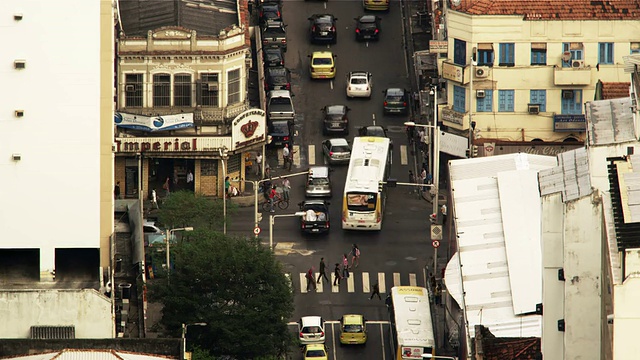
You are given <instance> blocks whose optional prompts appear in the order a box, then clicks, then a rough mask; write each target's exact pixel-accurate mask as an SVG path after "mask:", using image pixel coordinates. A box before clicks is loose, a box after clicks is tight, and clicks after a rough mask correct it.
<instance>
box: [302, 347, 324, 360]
mask: <svg viewBox="0 0 640 360" xmlns="http://www.w3.org/2000/svg"><path fill="white" fill-rule="evenodd" d="M302 354H303V356H304V360H329V353H328V352H327V347H326V346H324V344H308V345H306V346H305V347H304V348H303V349H302Z"/></svg>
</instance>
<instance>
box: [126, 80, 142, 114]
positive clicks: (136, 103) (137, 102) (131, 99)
mask: <svg viewBox="0 0 640 360" xmlns="http://www.w3.org/2000/svg"><path fill="white" fill-rule="evenodd" d="M142 78H143V76H142V74H127V75H126V76H125V78H124V92H125V96H124V103H125V104H124V106H125V107H142V85H143V84H142Z"/></svg>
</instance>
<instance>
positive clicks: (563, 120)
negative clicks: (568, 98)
mask: <svg viewBox="0 0 640 360" xmlns="http://www.w3.org/2000/svg"><path fill="white" fill-rule="evenodd" d="M553 130H554V131H570V132H585V131H587V120H586V118H585V116H584V115H583V114H579V115H554V116H553Z"/></svg>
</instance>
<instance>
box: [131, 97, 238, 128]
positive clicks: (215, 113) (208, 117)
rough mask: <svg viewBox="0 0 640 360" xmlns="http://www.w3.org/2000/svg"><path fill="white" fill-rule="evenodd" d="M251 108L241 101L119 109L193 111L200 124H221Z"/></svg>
mask: <svg viewBox="0 0 640 360" xmlns="http://www.w3.org/2000/svg"><path fill="white" fill-rule="evenodd" d="M248 108H249V103H248V102H240V103H236V104H233V105H229V106H227V107H224V108H218V107H203V106H198V107H195V108H194V107H178V106H174V107H157V108H144V107H125V108H120V109H118V112H121V113H127V114H136V115H146V116H151V115H172V114H179V113H181V112H183V113H193V121H194V123H196V124H199V125H219V124H220V123H223V122H225V120H226V121H231V120H233V118H235V117H236V116H237V115H238V114H240V113H242V112H243V111H245V110H247V109H248Z"/></svg>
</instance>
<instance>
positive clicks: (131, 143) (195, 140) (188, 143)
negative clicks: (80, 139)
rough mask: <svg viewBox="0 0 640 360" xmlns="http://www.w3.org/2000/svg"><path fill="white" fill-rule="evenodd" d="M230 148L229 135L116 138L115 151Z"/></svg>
mask: <svg viewBox="0 0 640 360" xmlns="http://www.w3.org/2000/svg"><path fill="white" fill-rule="evenodd" d="M222 148H226V149H229V148H231V138H229V137H177V138H117V139H116V140H115V152H117V153H144V152H157V153H161V152H204V151H218V149H222Z"/></svg>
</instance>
